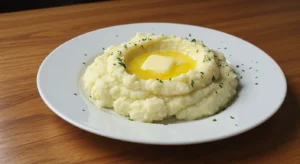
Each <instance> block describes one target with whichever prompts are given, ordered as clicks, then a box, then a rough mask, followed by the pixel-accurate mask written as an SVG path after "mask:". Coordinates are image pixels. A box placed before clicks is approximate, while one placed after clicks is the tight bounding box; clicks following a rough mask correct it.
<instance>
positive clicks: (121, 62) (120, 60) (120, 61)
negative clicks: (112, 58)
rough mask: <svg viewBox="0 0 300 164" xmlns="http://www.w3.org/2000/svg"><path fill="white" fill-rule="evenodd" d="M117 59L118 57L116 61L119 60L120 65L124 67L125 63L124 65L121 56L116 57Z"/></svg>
mask: <svg viewBox="0 0 300 164" xmlns="http://www.w3.org/2000/svg"><path fill="white" fill-rule="evenodd" d="M117 59H118V61H119V64H120V65H121V66H123V67H124V68H126V65H125V63H124V61H123V60H122V59H121V58H117Z"/></svg>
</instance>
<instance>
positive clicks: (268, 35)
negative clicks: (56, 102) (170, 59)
mask: <svg viewBox="0 0 300 164" xmlns="http://www.w3.org/2000/svg"><path fill="white" fill-rule="evenodd" d="M134 22H176V23H185V24H193V25H199V26H204V27H208V28H214V29H217V30H221V31H224V32H227V33H230V34H233V35H236V36H238V37H241V38H243V39H245V40H248V41H250V42H252V43H253V44H255V45H257V46H258V47H260V48H262V49H263V50H264V51H266V52H267V53H268V54H270V55H271V56H272V57H273V58H274V59H275V60H276V61H277V62H278V63H279V65H280V66H281V68H282V69H283V71H284V72H285V75H286V77H287V81H288V93H287V98H286V100H285V102H284V104H283V105H282V107H281V108H280V109H279V111H278V112H277V113H276V114H275V115H274V116H273V117H272V118H271V119H269V120H268V121H267V122H265V123H264V124H262V125H261V126H259V127H257V128H255V129H254V130H251V131H249V132H246V133H244V134H242V135H239V136H236V137H232V138H229V139H225V140H222V141H217V142H213V143H206V144H198V145H190V146H153V145H152V146H151V145H142V144H134V143H127V142H121V141H116V140H112V139H107V138H104V137H101V136H97V135H93V134H90V133H88V132H85V131H83V130H80V129H78V128H76V127H74V126H72V125H70V124H68V123H67V122H65V121H64V120H62V119H61V118H59V117H58V116H56V115H55V114H54V113H53V112H51V111H50V110H49V109H48V108H47V106H46V105H45V104H44V102H43V101H42V99H41V98H40V96H39V94H38V92H37V87H36V74H37V71H38V68H39V65H40V64H41V62H42V61H43V59H44V58H45V57H46V56H47V55H48V54H49V52H51V50H53V49H54V48H56V47H57V46H58V45H60V44H62V43H63V42H65V41H67V40H69V39H71V38H73V37H75V36H77V35H79V34H82V33H85V32H88V31H91V30H95V29H98V28H102V27H107V26H112V25H117V24H126V23H134ZM299 48H300V1H299V0H294V1H291V0H290V1H283V0H281V1H280V0H278V1H277V0H270V1H259V0H214V1H210V0H204V1H196V0H194V1H192V0H185V1H181V0H148V1H146V0H139V1H130V0H122V1H106V2H99V3H91V4H84V5H78V6H68V7H58V8H51V9H42V10H32V11H24V12H16V13H7V14H0V163H5V164H8V163H13V164H19V163H24V164H28V163H36V164H41V163H175V162H182V163H184V162H191V163H222V164H224V163H239V164H240V163H249V164H253V163H255V164H256V163H259V164H260V163H284V164H299V163H300V123H299V116H300V112H299V101H300V53H299ZM266 76H268V75H266ZM274 89H276V88H274Z"/></svg>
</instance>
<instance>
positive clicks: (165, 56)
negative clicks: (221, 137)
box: [83, 33, 238, 122]
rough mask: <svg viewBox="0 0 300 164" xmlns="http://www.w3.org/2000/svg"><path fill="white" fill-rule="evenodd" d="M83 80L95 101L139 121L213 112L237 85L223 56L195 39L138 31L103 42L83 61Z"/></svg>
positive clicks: (203, 115)
mask: <svg viewBox="0 0 300 164" xmlns="http://www.w3.org/2000/svg"><path fill="white" fill-rule="evenodd" d="M151 58H152V59H151ZM83 83H84V88H85V90H86V91H87V92H88V93H89V94H90V96H91V98H92V99H94V100H95V103H96V105H97V106H98V107H108V108H113V109H114V110H115V111H116V112H117V113H118V114H120V115H123V116H128V117H130V118H131V119H133V120H138V121H143V122H153V121H159V120H163V119H165V118H168V117H171V116H175V117H176V118H177V119H182V120H194V119H199V118H201V117H206V116H210V115H213V114H215V113H217V112H218V111H219V110H220V109H222V108H224V107H225V106H226V105H227V104H228V102H229V101H230V100H231V99H232V98H233V96H234V95H235V94H236V87H237V85H238V81H237V78H236V75H235V74H234V72H233V69H232V66H231V65H230V64H228V63H227V62H226V60H225V58H224V56H223V55H222V54H221V53H220V52H217V51H214V50H211V49H209V48H208V47H206V46H205V45H204V44H203V43H202V42H201V41H197V40H195V39H193V40H187V39H184V38H180V37H176V36H173V35H171V36H165V35H154V34H147V35H143V34H141V33H138V34H137V35H136V36H135V37H134V38H133V39H131V40H130V41H128V42H127V43H123V44H121V45H119V46H116V47H115V46H111V47H109V48H107V49H106V51H105V52H104V54H103V55H100V56H99V57H97V58H96V59H95V60H94V62H93V63H92V64H91V65H90V66H88V68H87V69H86V71H85V73H84V76H83Z"/></svg>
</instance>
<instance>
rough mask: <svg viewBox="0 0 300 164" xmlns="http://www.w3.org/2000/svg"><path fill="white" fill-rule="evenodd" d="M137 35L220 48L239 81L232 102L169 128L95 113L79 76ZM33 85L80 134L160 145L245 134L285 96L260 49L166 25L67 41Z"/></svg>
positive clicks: (129, 28)
mask: <svg viewBox="0 0 300 164" xmlns="http://www.w3.org/2000/svg"><path fill="white" fill-rule="evenodd" d="M136 32H143V33H155V34H175V35H178V36H182V37H188V38H190V39H192V38H196V39H198V40H203V41H204V43H205V44H206V45H207V46H208V47H210V48H213V49H218V48H220V49H219V50H220V51H222V52H223V53H224V54H225V56H226V57H227V59H228V61H229V62H231V63H232V64H233V65H234V67H235V70H236V72H238V73H239V74H240V75H241V76H242V77H243V78H242V79H241V80H240V87H241V88H240V91H239V93H238V96H237V98H236V99H235V101H234V102H233V103H232V104H231V105H230V106H229V107H228V108H227V109H226V110H225V111H223V112H221V113H219V114H217V115H215V116H212V117H208V118H205V119H201V120H195V121H189V122H173V123H169V124H168V125H164V124H150V123H141V122H136V121H129V120H128V119H127V118H125V117H122V116H119V115H117V114H116V113H115V112H114V111H111V110H106V109H97V108H95V107H94V106H93V105H92V104H91V103H90V102H89V101H88V99H87V98H86V97H85V96H83V94H81V91H80V90H81V89H80V80H79V79H80V76H81V74H82V72H83V71H84V69H85V68H86V66H87V65H88V64H90V63H91V62H92V60H93V59H94V58H95V57H96V56H97V55H99V54H101V53H102V52H103V50H102V48H105V47H108V46H110V45H118V44H120V43H122V42H126V41H128V40H129V39H130V38H132V37H133V36H134V35H135V34H136ZM189 34H191V37H190V36H189ZM85 54H86V55H85ZM83 62H84V63H86V64H83ZM237 65H239V68H236V67H237ZM37 85H38V90H39V92H40V95H41V97H42V98H43V100H44V101H45V103H46V104H47V105H48V107H49V108H50V109H51V110H52V111H53V112H55V113H56V114H57V115H58V116H60V117H61V118H63V119H64V120H66V121H68V122H69V123H71V124H73V125H75V126H77V127H79V128H81V129H84V130H86V131H89V132H92V133H95V134H98V135H101V136H105V137H109V138H114V139H118V140H124V141H130V142H138V143H146V144H162V145H176V144H194V143H203V142H209V141H214V140H219V139H223V138H227V137H231V136H234V135H237V134H240V133H243V132H245V131H248V130H250V129H252V128H254V127H256V126H258V125H259V124H261V123H263V122H264V121H266V120H267V119H268V118H270V117H271V116H272V115H273V114H274V113H275V112H276V111H277V110H278V109H279V107H280V105H281V104H282V102H283V100H284V98H285V95H286V80H285V77H284V74H283V72H282V70H281V69H280V67H279V66H278V65H277V64H276V62H274V60H273V59H272V58H271V57H270V56H268V55H267V54H266V53H265V52H263V51H262V50H260V49H259V48H257V47H255V46H254V45H252V44H250V43H248V42H246V41H244V40H242V39H239V38H237V37H234V36H232V35H229V34H226V33H223V32H219V31H216V30H212V29H207V28H203V27H197V26H190V25H181V24H170V23H141V24H128V25H120V26H114V27H108V28H104V29H99V30H96V31H92V32H89V33H86V34H83V35H81V36H78V37H76V38H74V39H72V40H69V41H67V42H66V43H64V44H62V45H61V46H59V47H58V48H56V49H55V50H54V51H53V52H51V53H50V54H49V56H48V57H47V58H46V59H45V60H44V62H43V63H42V64H41V66H40V69H39V72H38V75H37ZM74 93H76V94H77V96H76V95H74ZM214 119H216V120H217V121H213V120H214Z"/></svg>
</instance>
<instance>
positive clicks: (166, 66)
mask: <svg viewBox="0 0 300 164" xmlns="http://www.w3.org/2000/svg"><path fill="white" fill-rule="evenodd" d="M174 62H175V61H174V60H173V59H172V58H170V57H166V56H160V55H151V56H149V57H148V58H147V59H146V61H145V62H144V63H143V65H142V69H143V70H152V71H155V72H158V73H166V72H168V71H169V70H170V69H171V68H172V66H173V64H174Z"/></svg>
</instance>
